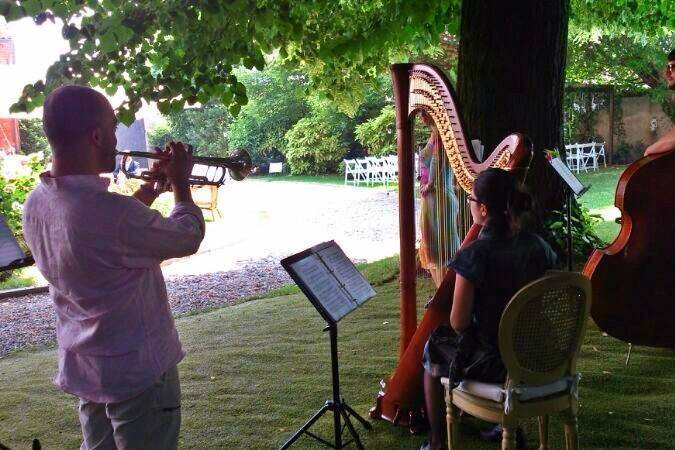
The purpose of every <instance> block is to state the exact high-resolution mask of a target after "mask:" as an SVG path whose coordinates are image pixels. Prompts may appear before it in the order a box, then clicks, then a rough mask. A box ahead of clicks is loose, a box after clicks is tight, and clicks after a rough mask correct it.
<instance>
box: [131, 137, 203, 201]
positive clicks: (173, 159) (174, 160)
mask: <svg viewBox="0 0 675 450" xmlns="http://www.w3.org/2000/svg"><path fill="white" fill-rule="evenodd" d="M154 151H155V153H157V154H160V155H162V156H163V157H162V158H161V159H157V160H155V161H154V162H153V164H152V167H151V168H150V170H149V171H148V172H147V181H146V182H145V183H143V184H142V185H141V187H140V189H138V191H136V192H135V193H134V197H136V198H137V199H138V200H140V201H141V202H143V203H145V204H146V205H148V206H150V205H152V203H153V202H154V201H155V199H156V198H157V197H158V196H159V195H160V194H161V193H163V192H167V191H170V192H174V197H175V198H176V202H178V201H191V198H192V196H191V195H190V183H189V181H188V179H189V177H190V174H191V173H192V166H193V165H194V164H193V162H192V146H191V145H186V144H183V143H182V142H173V141H171V142H169V143H167V144H166V145H165V146H164V150H162V149H161V148H159V147H155V148H154ZM177 194H178V195H177ZM178 198H180V199H181V200H178Z"/></svg>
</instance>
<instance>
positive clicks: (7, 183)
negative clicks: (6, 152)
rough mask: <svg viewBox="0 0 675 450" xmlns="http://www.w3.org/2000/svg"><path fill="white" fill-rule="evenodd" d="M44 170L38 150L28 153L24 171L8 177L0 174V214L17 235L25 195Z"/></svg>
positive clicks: (42, 158)
mask: <svg viewBox="0 0 675 450" xmlns="http://www.w3.org/2000/svg"><path fill="white" fill-rule="evenodd" d="M0 163H1V161H0ZM44 170H45V158H44V154H43V153H41V152H38V153H33V154H31V155H29V157H28V162H27V165H26V167H25V171H22V172H21V173H17V174H16V175H12V176H11V177H9V178H5V177H4V176H3V175H0V214H2V215H3V216H4V217H5V220H6V221H7V225H9V228H10V229H11V230H12V231H13V232H14V233H15V234H17V235H21V234H22V228H21V212H22V210H23V204H24V202H25V201H26V196H27V195H28V193H29V192H30V191H32V190H33V189H34V188H35V186H36V185H37V180H38V176H39V175H40V173H41V172H42V171H44Z"/></svg>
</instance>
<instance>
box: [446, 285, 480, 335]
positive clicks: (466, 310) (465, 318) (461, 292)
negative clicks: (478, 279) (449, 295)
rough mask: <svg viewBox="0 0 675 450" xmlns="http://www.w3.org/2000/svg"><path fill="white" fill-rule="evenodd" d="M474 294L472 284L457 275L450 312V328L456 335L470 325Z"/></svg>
mask: <svg viewBox="0 0 675 450" xmlns="http://www.w3.org/2000/svg"><path fill="white" fill-rule="evenodd" d="M474 292H475V290H474V287H473V283H472V282H471V281H469V280H467V279H466V278H464V277H463V276H461V275H460V274H457V276H456V278H455V293H454V295H453V300H452V311H450V326H452V329H453V330H455V332H457V333H461V332H462V331H464V330H466V329H467V328H469V326H470V325H471V314H472V312H473V297H474Z"/></svg>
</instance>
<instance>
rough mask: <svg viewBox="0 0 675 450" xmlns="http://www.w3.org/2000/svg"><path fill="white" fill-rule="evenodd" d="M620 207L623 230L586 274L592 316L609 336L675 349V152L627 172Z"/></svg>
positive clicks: (598, 252)
mask: <svg viewBox="0 0 675 450" xmlns="http://www.w3.org/2000/svg"><path fill="white" fill-rule="evenodd" d="M615 206H616V207H617V208H618V209H619V210H620V211H621V230H620V231H619V234H618V236H617V237H616V239H615V240H614V242H612V243H611V244H610V245H609V246H608V247H607V248H604V249H598V250H595V251H594V252H593V253H592V254H591V256H590V258H589V259H588V261H587V262H586V265H585V266H584V269H583V274H584V275H586V276H587V277H589V278H590V279H591V285H592V289H593V303H592V305H591V316H592V317H593V320H594V321H595V323H596V324H597V325H598V326H599V327H600V328H601V329H602V330H604V331H606V332H607V333H608V334H609V335H611V336H613V337H615V338H618V339H621V340H623V341H626V342H630V343H632V344H636V345H644V346H649V347H665V348H671V349H673V348H675V264H673V258H675V221H674V220H673V214H675V151H673V152H670V153H665V154H662V155H655V156H648V157H645V158H642V159H640V160H638V161H636V162H634V163H633V164H631V165H630V166H628V168H627V169H626V170H625V171H624V172H623V174H622V175H621V177H620V178H619V182H618V184H617V188H616V196H615Z"/></svg>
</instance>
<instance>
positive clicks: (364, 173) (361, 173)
mask: <svg viewBox="0 0 675 450" xmlns="http://www.w3.org/2000/svg"><path fill="white" fill-rule="evenodd" d="M369 167H370V164H369V163H368V159H367V158H357V159H356V174H357V175H358V177H357V179H356V184H357V185H358V184H359V183H360V182H361V181H363V182H364V183H366V184H370V170H369Z"/></svg>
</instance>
